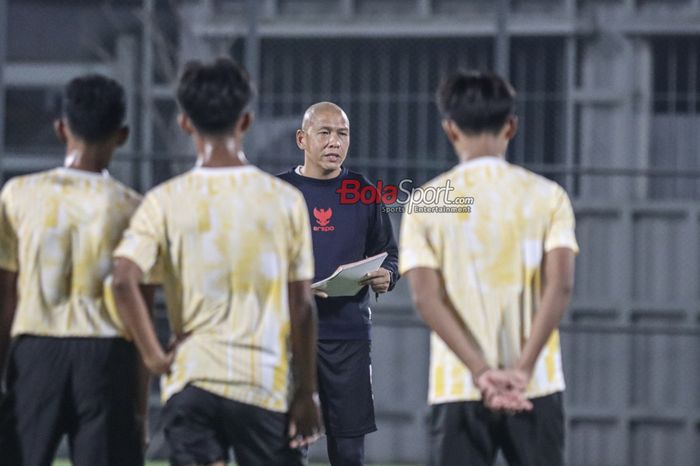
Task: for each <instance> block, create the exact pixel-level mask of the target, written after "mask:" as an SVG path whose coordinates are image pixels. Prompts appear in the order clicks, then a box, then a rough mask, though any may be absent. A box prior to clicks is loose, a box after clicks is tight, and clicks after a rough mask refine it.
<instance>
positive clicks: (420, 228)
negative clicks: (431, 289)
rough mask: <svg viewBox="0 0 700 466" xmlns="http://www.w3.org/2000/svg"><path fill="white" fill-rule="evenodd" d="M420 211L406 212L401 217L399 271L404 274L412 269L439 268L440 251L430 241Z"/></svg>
mask: <svg viewBox="0 0 700 466" xmlns="http://www.w3.org/2000/svg"><path fill="white" fill-rule="evenodd" d="M421 215H422V214H420V213H416V212H412V213H410V214H409V213H405V214H404V215H403V218H402V219H401V231H400V237H401V238H400V248H399V272H400V273H401V274H402V275H403V274H405V273H406V272H408V271H409V270H411V269H415V268H418V267H427V268H430V269H437V268H439V262H438V253H437V251H435V249H434V247H433V245H432V244H431V243H430V238H429V236H428V232H427V229H426V227H425V224H424V223H423V222H422V221H421Z"/></svg>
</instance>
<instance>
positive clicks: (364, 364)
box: [318, 340, 377, 437]
mask: <svg viewBox="0 0 700 466" xmlns="http://www.w3.org/2000/svg"><path fill="white" fill-rule="evenodd" d="M370 347H371V344H370V341H369V340H319V341H318V394H319V397H320V399H321V410H322V411H323V420H324V422H325V427H326V433H328V434H329V435H333V436H334V437H357V436H360V435H365V434H368V433H370V432H374V431H376V430H377V426H376V423H375V420H374V398H373V396H372V361H371V359H370Z"/></svg>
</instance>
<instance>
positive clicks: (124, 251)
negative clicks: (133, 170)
mask: <svg viewBox="0 0 700 466" xmlns="http://www.w3.org/2000/svg"><path fill="white" fill-rule="evenodd" d="M164 245H165V218H164V214H163V210H162V208H161V206H160V205H159V203H158V201H157V199H156V198H155V196H154V195H153V194H152V193H149V194H147V195H146V198H145V199H144V200H143V202H142V203H141V205H140V206H139V207H138V209H136V212H135V213H134V215H133V217H131V221H130V222H129V228H128V229H127V230H126V231H125V232H124V237H123V238H122V240H121V242H120V243H119V246H117V249H115V251H114V254H113V255H114V257H115V258H116V257H123V258H125V259H129V260H130V261H132V262H134V263H135V264H136V265H138V266H139V268H140V269H141V271H142V272H143V274H144V280H143V281H144V283H158V282H160V281H161V280H162V277H161V275H162V274H161V269H162V264H161V262H162V260H161V259H162V257H160V256H161V255H162V254H161V251H162V250H164V249H165V248H164Z"/></svg>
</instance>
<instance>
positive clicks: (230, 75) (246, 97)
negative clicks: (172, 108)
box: [177, 58, 253, 135]
mask: <svg viewBox="0 0 700 466" xmlns="http://www.w3.org/2000/svg"><path fill="white" fill-rule="evenodd" d="M252 98H253V86H252V84H251V82H250V78H249V77H248V73H247V72H246V71H245V70H244V69H243V68H242V67H241V66H240V65H239V64H238V63H236V62H235V61H233V60H231V59H230V58H219V59H217V60H216V61H214V63H211V64H203V63H201V62H199V61H190V62H188V63H187V64H186V65H185V69H184V71H183V72H182V76H181V77H180V83H179V85H178V88H177V101H178V103H179V104H180V107H181V108H182V111H184V112H185V114H186V115H187V116H188V117H189V118H190V120H192V123H193V124H194V126H195V128H197V130H199V131H201V132H202V133H205V134H214V135H216V134H222V133H225V132H227V131H229V130H230V129H231V128H233V127H234V125H235V124H236V122H237V121H238V119H239V118H240V116H241V114H242V113H243V111H244V110H245V108H246V107H247V106H248V104H249V103H250V101H251V99H252Z"/></svg>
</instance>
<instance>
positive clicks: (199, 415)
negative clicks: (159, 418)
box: [163, 385, 304, 466]
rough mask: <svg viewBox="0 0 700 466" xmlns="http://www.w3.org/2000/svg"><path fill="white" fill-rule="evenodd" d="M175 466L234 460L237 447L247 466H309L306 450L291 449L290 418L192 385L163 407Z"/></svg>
mask: <svg viewBox="0 0 700 466" xmlns="http://www.w3.org/2000/svg"><path fill="white" fill-rule="evenodd" d="M163 426H164V429H165V439H166V441H167V443H168V446H169V447H170V464H172V465H173V466H184V465H190V464H210V463H214V462H217V461H228V451H229V449H230V448H233V453H234V455H235V457H236V462H237V464H239V465H241V466H248V465H250V466H253V465H255V466H257V465H266V466H267V465H269V466H295V465H301V464H304V462H303V459H302V454H301V451H300V450H298V449H292V448H290V447H289V438H288V435H287V432H288V417H287V415H286V414H284V413H278V412H275V411H270V410H267V409H263V408H260V407H257V406H253V405H250V404H246V403H240V402H237V401H234V400H230V399H228V398H224V397H221V396H219V395H215V394H214V393H211V392H209V391H207V390H203V389H201V388H197V387H195V386H192V385H187V386H186V387H185V388H184V389H183V390H182V391H181V392H179V393H176V394H175V395H173V396H172V397H171V398H170V399H169V400H168V401H167V402H166V403H165V407H164V408H163Z"/></svg>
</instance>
